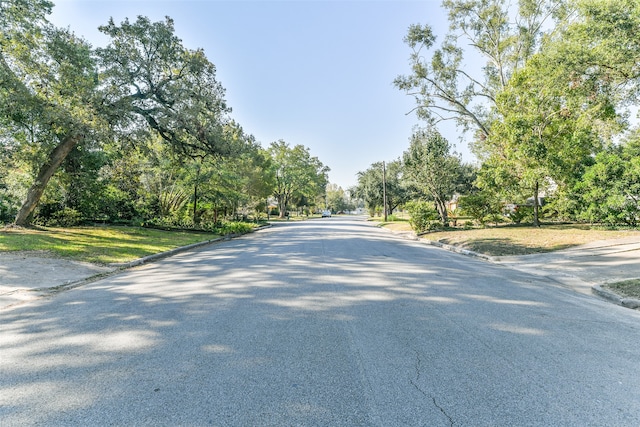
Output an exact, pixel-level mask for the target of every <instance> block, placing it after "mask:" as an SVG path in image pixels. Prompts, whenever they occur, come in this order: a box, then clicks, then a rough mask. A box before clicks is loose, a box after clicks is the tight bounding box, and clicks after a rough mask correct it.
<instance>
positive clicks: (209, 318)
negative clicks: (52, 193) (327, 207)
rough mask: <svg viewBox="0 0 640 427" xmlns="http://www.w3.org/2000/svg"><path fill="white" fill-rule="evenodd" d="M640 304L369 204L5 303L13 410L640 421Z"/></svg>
mask: <svg viewBox="0 0 640 427" xmlns="http://www.w3.org/2000/svg"><path fill="white" fill-rule="evenodd" d="M638 368H640V313H639V312H637V311H633V310H629V309H625V308H621V307H618V306H615V305H611V304H609V303H606V302H603V301H600V300H598V299H596V298H594V297H592V296H588V295H583V294H579V293H575V292H572V291H570V290H568V289H565V288H562V287H560V286H558V285H557V284H554V282H552V281H548V279H545V278H541V277H536V276H533V275H528V274H526V273H524V272H518V271H514V270H512V269H509V268H507V267H504V266H499V265H493V264H490V263H486V262H483V261H481V260H476V259H473V258H469V257H465V256H462V255H458V254H452V253H450V252H446V251H443V250H441V249H437V248H434V247H430V246H425V245H423V244H420V243H418V242H413V241H408V240H402V239H399V238H397V237H395V236H393V235H391V234H390V233H387V232H385V231H382V230H379V229H377V228H375V227H373V226H371V225H369V224H368V223H366V222H364V221H356V220H352V219H351V220H350V219H342V218H331V219H323V220H314V221H307V222H302V223H288V224H283V225H279V226H275V227H273V228H271V229H268V230H264V231H261V232H259V233H255V234H253V235H250V236H246V237H243V238H240V239H236V240H233V241H229V242H225V243H222V244H218V245H212V246H209V247H206V248H203V249H200V250H197V251H193V252H187V253H182V254H180V255H177V256H174V257H171V258H167V259H165V260H162V261H159V262H156V263H153V264H149V265H145V266H142V267H138V268H135V269H132V270H128V271H126V272H123V273H120V274H117V275H114V276H111V277H109V278H106V279H103V280H101V281H98V282H94V283H92V284H89V285H86V286H83V287H80V288H76V289H73V290H70V291H66V292H63V293H60V294H58V295H54V296H52V297H51V298H47V299H41V300H38V301H35V302H33V303H30V304H27V305H24V306H20V307H17V308H15V309H13V310H9V311H4V312H0V426H3V427H5V426H25V425H60V426H89V425H153V426H159V425H171V426H175V425H188V426H201V425H203V426H204V425H211V426H385V427H387V426H552V425H553V426H638V425H640V387H639V385H638Z"/></svg>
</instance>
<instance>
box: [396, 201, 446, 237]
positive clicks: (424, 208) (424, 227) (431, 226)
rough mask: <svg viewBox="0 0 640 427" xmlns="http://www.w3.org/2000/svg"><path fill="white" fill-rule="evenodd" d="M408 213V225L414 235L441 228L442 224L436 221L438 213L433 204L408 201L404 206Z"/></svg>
mask: <svg viewBox="0 0 640 427" xmlns="http://www.w3.org/2000/svg"><path fill="white" fill-rule="evenodd" d="M405 208H406V209H407V211H408V212H409V215H410V219H409V224H411V228H412V229H413V231H415V232H416V233H424V232H425V231H431V230H436V229H439V228H442V222H440V221H438V217H439V215H438V212H437V211H436V210H435V209H434V207H433V204H432V203H429V202H425V201H410V202H407V203H406V204H405Z"/></svg>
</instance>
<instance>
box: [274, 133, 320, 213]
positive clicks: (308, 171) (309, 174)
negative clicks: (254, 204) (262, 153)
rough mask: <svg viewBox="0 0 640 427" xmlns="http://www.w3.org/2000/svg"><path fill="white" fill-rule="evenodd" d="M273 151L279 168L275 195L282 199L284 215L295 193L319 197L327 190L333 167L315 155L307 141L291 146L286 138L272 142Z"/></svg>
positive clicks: (279, 203)
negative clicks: (330, 171)
mask: <svg viewBox="0 0 640 427" xmlns="http://www.w3.org/2000/svg"><path fill="white" fill-rule="evenodd" d="M269 153H270V154H271V157H272V159H273V164H274V168H275V190H274V193H273V195H274V197H275V198H276V199H277V200H278V209H279V210H280V218H284V217H285V215H286V213H287V209H288V207H289V203H290V202H291V201H292V200H293V198H294V197H300V196H304V197H306V198H307V199H315V197H316V196H317V195H319V194H324V192H325V188H326V186H327V180H328V177H327V174H328V172H329V170H330V169H329V168H328V167H327V166H324V165H323V164H322V162H321V161H320V160H318V158H317V157H312V156H311V154H310V153H309V149H308V148H306V147H304V146H303V145H296V146H294V147H290V146H289V144H287V143H286V142H284V141H283V140H279V141H276V142H273V143H271V146H270V147H269Z"/></svg>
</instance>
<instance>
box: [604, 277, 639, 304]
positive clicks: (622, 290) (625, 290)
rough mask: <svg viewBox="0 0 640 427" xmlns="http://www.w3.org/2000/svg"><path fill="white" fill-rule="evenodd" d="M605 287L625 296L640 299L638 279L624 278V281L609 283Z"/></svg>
mask: <svg viewBox="0 0 640 427" xmlns="http://www.w3.org/2000/svg"><path fill="white" fill-rule="evenodd" d="M604 287H605V288H609V289H610V290H612V291H613V292H615V293H617V294H618V295H620V296H623V297H625V298H636V299H640V279H632V280H625V281H624V282H618V283H610V284H608V285H606V286H604Z"/></svg>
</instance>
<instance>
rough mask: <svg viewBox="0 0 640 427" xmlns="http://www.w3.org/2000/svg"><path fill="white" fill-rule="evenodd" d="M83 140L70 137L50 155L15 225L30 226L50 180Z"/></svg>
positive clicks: (73, 136)
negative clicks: (32, 216) (31, 218)
mask: <svg viewBox="0 0 640 427" xmlns="http://www.w3.org/2000/svg"><path fill="white" fill-rule="evenodd" d="M81 139H82V135H77V134H72V135H69V136H67V137H66V138H65V139H63V140H62V142H60V144H58V145H57V146H56V147H55V148H54V149H53V150H52V151H51V153H49V156H48V158H47V161H46V162H45V164H44V165H42V167H41V168H40V171H39V172H38V175H37V176H36V179H35V181H34V182H33V184H32V185H31V188H29V191H28V193H27V198H26V200H25V201H24V203H23V204H22V207H21V208H20V210H19V211H18V214H17V215H16V219H15V220H14V224H16V225H20V226H25V225H29V219H30V216H31V214H32V213H33V210H34V209H35V208H36V206H37V205H38V202H39V201H40V198H41V197H42V193H44V189H45V188H46V186H47V184H48V183H49V180H50V179H51V177H52V176H53V174H54V173H55V172H56V170H58V167H60V165H61V164H62V162H63V161H64V159H65V158H66V157H67V156H68V155H69V153H70V152H71V150H73V148H74V147H75V146H76V145H77V144H78V142H80V140H81Z"/></svg>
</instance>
